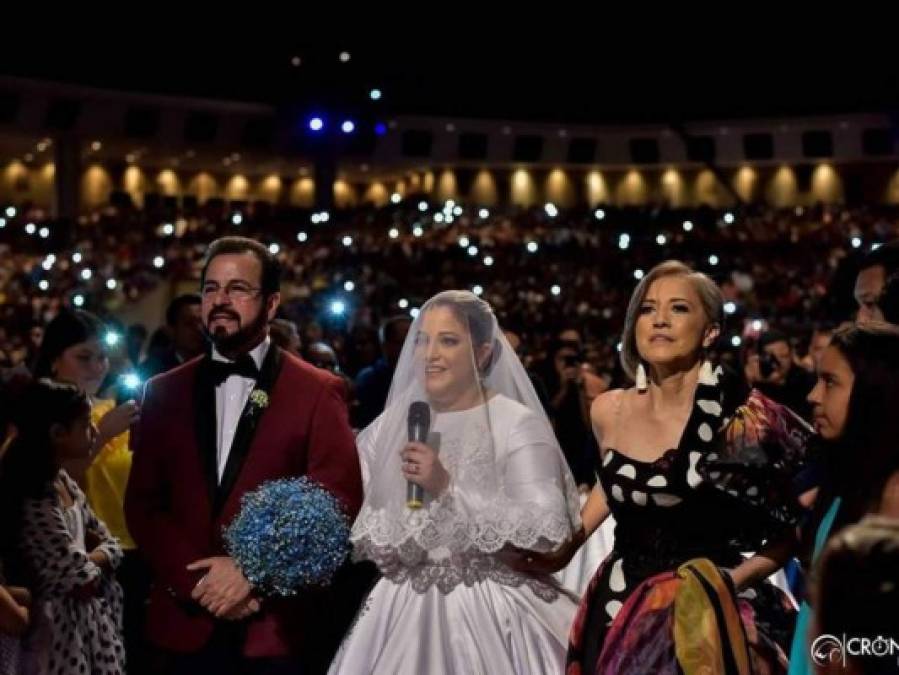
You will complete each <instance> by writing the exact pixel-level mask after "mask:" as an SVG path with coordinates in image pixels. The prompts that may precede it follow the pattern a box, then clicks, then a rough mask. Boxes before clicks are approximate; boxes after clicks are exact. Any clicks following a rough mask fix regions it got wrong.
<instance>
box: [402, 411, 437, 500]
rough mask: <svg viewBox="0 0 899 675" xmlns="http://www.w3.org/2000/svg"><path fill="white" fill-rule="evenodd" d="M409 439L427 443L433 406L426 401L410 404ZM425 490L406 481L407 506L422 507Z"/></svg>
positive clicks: (408, 419)
mask: <svg viewBox="0 0 899 675" xmlns="http://www.w3.org/2000/svg"><path fill="white" fill-rule="evenodd" d="M407 423H408V428H409V441H410V442H414V443H427V441H428V431H429V430H430V427H431V408H430V407H429V406H428V404H427V403H425V402H424V401H413V402H412V403H411V404H409V416H408V418H407ZM424 501H425V491H424V488H423V487H421V485H416V484H415V483H413V482H412V481H406V507H407V508H410V509H420V508H421V507H422V506H423V505H424Z"/></svg>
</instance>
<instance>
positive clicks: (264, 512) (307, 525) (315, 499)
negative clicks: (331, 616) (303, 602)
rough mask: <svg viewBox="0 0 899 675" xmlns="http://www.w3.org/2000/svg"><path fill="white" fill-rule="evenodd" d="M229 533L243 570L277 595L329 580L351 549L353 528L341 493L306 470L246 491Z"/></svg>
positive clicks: (232, 550) (230, 545) (230, 544)
mask: <svg viewBox="0 0 899 675" xmlns="http://www.w3.org/2000/svg"><path fill="white" fill-rule="evenodd" d="M224 534H225V546H226V548H227V550H228V554H229V555H230V556H231V557H232V558H233V559H234V561H235V562H236V563H237V566H238V567H240V570H241V571H242V572H243V574H244V576H245V577H246V578H247V579H248V580H249V582H250V583H251V584H253V586H255V587H256V588H257V589H259V590H260V591H262V592H263V593H267V594H273V595H294V594H296V592H297V591H298V590H299V589H301V588H303V587H304V586H315V585H324V584H327V583H329V582H330V581H331V578H332V577H333V576H334V573H335V572H336V571H337V568H339V567H340V565H341V564H342V563H343V561H344V560H345V559H346V557H347V554H348V553H349V536H350V529H349V525H348V524H347V519H346V516H345V515H344V513H343V510H342V509H341V508H340V505H339V504H338V502H337V499H336V498H335V497H334V496H333V495H332V494H331V493H330V492H328V491H327V490H325V489H324V488H323V487H322V486H321V485H319V484H318V483H315V482H314V481H311V480H309V479H308V478H306V477H305V476H303V477H300V478H291V479H281V480H274V481H269V482H266V483H263V484H262V485H261V486H260V487H259V488H258V489H256V490H254V491H253V492H249V493H247V494H245V495H244V496H243V498H242V499H241V509H240V513H239V514H238V516H237V517H236V518H235V519H234V520H233V521H232V522H231V524H230V525H229V526H228V527H227V528H226V529H225V533H224Z"/></svg>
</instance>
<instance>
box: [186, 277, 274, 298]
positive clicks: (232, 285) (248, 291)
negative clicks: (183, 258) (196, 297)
mask: <svg viewBox="0 0 899 675" xmlns="http://www.w3.org/2000/svg"><path fill="white" fill-rule="evenodd" d="M261 290H262V289H261V288H257V287H255V286H250V285H249V284H245V283H243V282H241V281H229V282H228V283H227V284H225V287H224V288H222V287H221V286H219V285H218V284H217V283H215V282H214V281H210V282H207V283H205V284H203V288H202V289H201V291H200V292H201V293H202V294H203V299H204V300H211V299H213V298H216V297H218V294H219V293H224V294H225V295H226V296H228V298H229V299H230V300H231V301H233V302H246V301H247V300H249V299H250V298H253V297H254V296H255V295H256V294H257V293H259V292H260V291H261Z"/></svg>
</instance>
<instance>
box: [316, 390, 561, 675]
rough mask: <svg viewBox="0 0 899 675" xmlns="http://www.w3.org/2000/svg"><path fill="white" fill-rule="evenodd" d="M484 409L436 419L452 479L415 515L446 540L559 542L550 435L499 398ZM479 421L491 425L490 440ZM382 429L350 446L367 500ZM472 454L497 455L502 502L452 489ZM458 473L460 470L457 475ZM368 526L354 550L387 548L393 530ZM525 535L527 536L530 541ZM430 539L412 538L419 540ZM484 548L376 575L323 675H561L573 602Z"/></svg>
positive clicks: (547, 580) (432, 554) (440, 553)
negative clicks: (368, 544) (456, 534)
mask: <svg viewBox="0 0 899 675" xmlns="http://www.w3.org/2000/svg"><path fill="white" fill-rule="evenodd" d="M483 408H484V406H483V405H481V406H477V407H476V408H472V409H470V410H464V411H460V412H449V413H440V414H438V415H436V420H435V422H434V424H433V426H432V429H433V430H434V431H436V432H437V433H439V434H440V448H439V456H440V459H441V461H442V462H443V463H444V465H445V466H446V467H447V470H448V471H449V473H450V475H451V476H453V477H454V478H453V483H452V484H451V488H450V489H448V490H447V492H448V493H449V494H450V495H451V496H447V497H441V498H440V499H437V500H434V501H431V502H430V503H428V504H426V506H425V508H423V509H422V510H421V511H422V512H427V514H426V516H425V518H424V519H423V527H424V528H427V527H428V525H427V523H429V522H432V521H434V522H438V523H441V527H443V526H444V525H445V524H446V523H452V526H447V527H446V530H447V531H450V530H453V529H454V528H461V529H466V531H467V532H468V533H469V534H470V533H471V532H473V531H477V532H478V533H480V534H479V535H477V536H478V537H482V538H483V537H485V536H486V537H489V536H490V533H493V534H494V535H495V536H496V537H497V539H498V540H505V541H513V542H515V543H516V544H518V543H519V542H520V543H527V540H528V538H530V540H531V541H532V542H533V541H537V540H538V539H540V538H541V536H543V535H545V537H546V539H547V540H550V541H558V536H560V534H559V532H554V531H552V530H553V529H554V528H556V527H558V528H560V532H561V531H562V530H561V528H568V529H570V528H571V522H570V517H569V514H570V510H571V505H570V504H566V499H565V491H564V490H547V489H545V485H546V484H547V481H557V482H559V481H560V478H559V477H560V476H561V474H562V473H563V472H564V471H567V469H563V468H562V467H561V466H559V462H560V457H561V455H560V453H557V452H547V451H546V447H547V446H552V447H555V446H557V443H556V440H555V438H553V437H552V432H551V430H549V427H548V425H546V424H545V423H543V422H542V421H541V420H540V419H539V418H538V416H537V415H535V414H534V413H533V412H531V410H530V409H529V408H527V407H526V406H524V405H522V404H520V403H518V402H516V401H514V400H512V399H509V398H507V397H505V396H502V395H496V396H493V397H492V398H491V399H490V400H489V402H488V403H487V408H488V410H487V411H486V414H485V411H484V410H483ZM484 420H489V428H488V426H487V425H485V423H484ZM380 422H381V418H379V419H378V420H375V422H373V423H372V425H371V426H370V427H369V428H367V429H366V430H365V431H364V432H363V433H362V434H361V435H360V437H359V439H358V446H359V453H360V457H361V462H362V468H363V480H364V481H365V483H366V488H368V484H369V482H370V480H371V470H372V459H373V457H374V455H375V452H376V450H377V449H376V448H373V447H372V439H375V438H376V437H378V433H377V426H378V425H379V424H380ZM547 434H548V435H549V436H547ZM472 448H474V449H472ZM477 448H487V449H488V451H487V460H488V461H490V462H492V461H493V455H494V454H495V462H496V473H497V474H498V475H499V476H501V480H500V482H501V484H502V486H503V492H504V493H506V494H507V495H508V496H509V497H511V499H510V500H505V501H504V500H487V499H485V493H483V492H480V493H479V492H478V490H477V489H472V490H467V489H466V487H467V486H466V484H465V482H463V480H461V479H459V478H458V477H462V476H465V477H467V478H466V479H465V481H469V480H472V481H476V479H477V478H476V477H477V472H478V467H477V462H478V455H479V451H478V449H477ZM482 454H483V453H482ZM462 458H464V460H463V459H462ZM460 461H463V462H464V463H465V464H466V465H467V466H465V467H462V466H459V463H460ZM488 472H489V470H488ZM491 501H492V503H490V502H491ZM376 515H377V514H369V517H368V519H367V521H366V522H367V524H363V525H360V521H357V524H356V526H354V540H356V539H357V537H358V536H359V535H360V534H362V535H366V536H370V537H372V538H378V537H387V536H388V535H386V534H385V533H384V532H374V531H375V530H378V529H379V528H384V529H385V530H389V529H390V528H391V523H389V522H383V521H381V520H379V519H378V518H377V517H376ZM363 516H364V514H363ZM363 516H360V520H365V518H364V517H363ZM529 523H530V524H532V526H533V531H532V532H528V531H527V528H528V524H529ZM407 526H408V524H407ZM360 530H361V532H360ZM513 530H514V531H513ZM427 536H428V535H427V532H422V533H421V538H427ZM481 543H483V544H484V546H483V547H472V548H470V549H469V553H450V550H451V549H450V548H449V547H440V546H437V547H434V548H431V547H428V548H427V549H426V550H419V552H418V553H417V559H415V558H416V555H412V556H411V558H409V559H407V560H405V561H403V560H401V559H397V560H396V561H395V562H394V563H393V564H388V565H383V564H381V563H379V566H381V569H382V573H383V577H382V578H381V579H380V580H379V581H378V582H377V584H376V585H375V587H374V589H373V590H372V591H371V593H370V594H369V596H368V598H367V599H366V601H365V603H364V604H363V607H362V609H361V610H360V613H359V615H358V617H357V619H356V622H355V624H354V625H353V627H352V628H351V630H350V632H349V633H348V634H347V636H346V637H345V638H344V642H343V644H342V646H341V648H340V651H339V652H338V653H337V656H336V657H335V660H334V662H333V663H332V665H331V669H330V673H333V674H335V675H337V674H345V675H363V674H365V673H378V674H383V675H388V674H389V675H427V674H431V673H433V674H435V675H436V674H446V675H479V674H484V675H488V674H489V675H504V674H509V675H512V674H515V675H530V674H533V675H539V674H541V673H552V674H559V673H562V672H563V670H564V664H565V653H566V649H567V644H568V633H569V630H570V628H571V622H572V621H573V619H574V614H575V610H576V608H577V600H578V598H577V597H575V596H574V595H573V594H571V593H570V592H568V591H566V590H563V588H562V586H561V585H560V584H558V583H557V582H556V581H555V580H554V579H553V578H552V577H549V576H546V577H543V578H535V577H532V576H526V575H521V574H518V573H516V572H514V571H512V570H511V569H509V568H508V567H506V566H504V565H502V564H501V563H500V562H499V561H498V560H497V558H496V557H494V556H492V555H490V554H487V553H483V552H481V550H479V548H481V549H483V548H488V549H489V543H488V542H481ZM531 548H536V549H537V550H539V546H537V547H534V546H532V547H531ZM457 550H458V549H457Z"/></svg>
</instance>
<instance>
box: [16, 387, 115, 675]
mask: <svg viewBox="0 0 899 675" xmlns="http://www.w3.org/2000/svg"><path fill="white" fill-rule="evenodd" d="M20 404H21V405H20V406H19V408H20V414H19V415H17V419H16V420H15V426H16V432H17V435H16V438H15V440H14V441H13V443H12V445H11V446H10V448H9V450H8V451H7V452H6V454H5V455H4V457H3V464H2V467H0V480H2V484H0V495H2V501H3V504H2V508H3V513H4V515H5V516H6V518H5V524H4V530H3V533H2V534H3V537H2V540H3V544H4V549H5V552H6V553H7V554H10V553H12V554H13V557H14V559H15V561H16V563H17V564H16V565H15V567H16V568H17V572H18V574H20V575H22V576H23V577H25V578H26V579H27V580H28V581H29V584H28V585H29V586H30V587H31V589H32V591H33V593H34V605H33V613H32V627H31V629H30V631H29V633H28V634H27V635H26V637H25V644H24V647H25V649H24V651H25V658H24V661H25V663H23V664H22V671H23V672H25V673H29V674H31V673H38V674H40V675H44V674H46V675H79V674H83V675H116V674H120V673H124V672H125V653H124V647H123V644H122V591H121V588H120V587H119V586H118V584H117V583H116V582H115V579H114V577H113V574H112V572H113V570H114V569H115V567H116V566H117V565H118V564H119V562H120V561H121V557H122V550H121V548H120V546H119V543H118V541H117V540H116V539H115V538H113V537H112V536H111V535H110V534H109V531H108V530H107V528H106V526H105V525H104V524H103V523H102V522H101V521H99V520H98V519H97V517H96V515H95V514H94V513H93V511H92V510H91V509H90V507H89V506H88V505H87V502H86V501H85V497H84V494H83V493H82V492H81V490H80V489H79V488H78V486H77V484H76V483H75V482H74V481H73V480H72V479H71V478H69V476H68V475H67V474H66V472H65V471H64V470H63V469H61V463H62V461H63V460H69V459H76V458H84V457H86V456H87V455H88V453H89V452H90V449H91V448H92V447H93V442H94V439H95V436H96V433H97V430H96V428H95V427H94V426H93V424H92V423H91V421H90V402H89V400H88V399H87V397H86V396H85V395H84V394H83V393H82V392H80V391H79V390H77V389H76V388H74V387H71V386H69V385H59V384H54V383H51V382H50V381H49V380H41V381H39V382H35V383H33V384H32V385H30V386H29V388H28V389H27V390H26V391H25V393H24V395H23V397H22V399H21V400H20Z"/></svg>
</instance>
